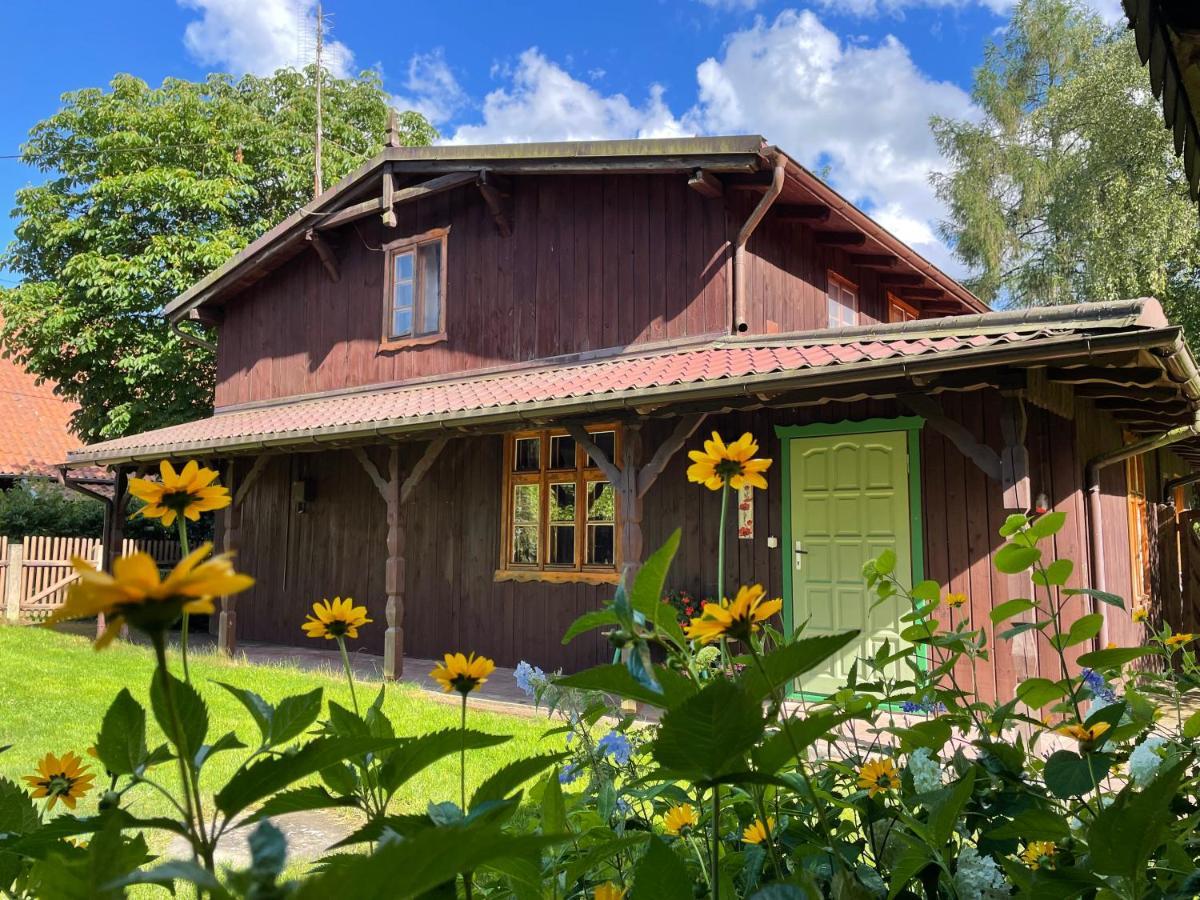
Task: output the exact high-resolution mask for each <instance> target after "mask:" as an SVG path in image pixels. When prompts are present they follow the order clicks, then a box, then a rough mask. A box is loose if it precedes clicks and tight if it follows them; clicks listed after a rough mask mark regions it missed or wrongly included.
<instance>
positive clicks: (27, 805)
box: [0, 777, 41, 835]
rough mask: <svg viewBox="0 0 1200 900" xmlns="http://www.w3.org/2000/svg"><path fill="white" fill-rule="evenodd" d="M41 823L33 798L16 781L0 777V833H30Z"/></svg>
mask: <svg viewBox="0 0 1200 900" xmlns="http://www.w3.org/2000/svg"><path fill="white" fill-rule="evenodd" d="M40 824H41V817H40V816H39V815H38V811H37V807H36V806H34V803H33V799H32V798H31V797H30V796H29V795H28V794H27V793H25V791H24V790H23V789H22V788H21V787H20V786H19V785H17V783H16V782H15V781H10V780H9V779H7V778H2V777H0V834H12V835H22V834H28V833H29V832H31V831H35V830H36V829H37V827H38V825H40Z"/></svg>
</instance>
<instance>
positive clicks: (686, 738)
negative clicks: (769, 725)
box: [654, 680, 765, 781]
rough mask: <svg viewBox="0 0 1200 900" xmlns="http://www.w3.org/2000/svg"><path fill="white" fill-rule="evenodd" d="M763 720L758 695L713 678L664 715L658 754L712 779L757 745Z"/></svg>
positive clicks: (697, 777) (677, 767)
mask: <svg viewBox="0 0 1200 900" xmlns="http://www.w3.org/2000/svg"><path fill="white" fill-rule="evenodd" d="M764 725H765V722H764V720H763V713H762V707H761V705H760V704H759V702H758V700H756V699H755V698H753V697H751V696H749V695H748V694H747V693H746V692H745V691H744V690H742V689H741V688H740V687H739V686H737V685H735V684H732V683H730V682H728V681H723V680H718V681H712V682H710V683H709V684H708V685H706V686H705V688H704V689H703V690H701V691H700V693H698V694H696V695H695V696H694V697H691V698H689V699H688V700H686V701H684V702H683V703H681V704H680V705H679V706H676V707H672V708H671V709H669V710H667V712H666V713H665V714H664V715H663V717H662V721H661V723H660V724H659V729H658V737H657V738H656V739H655V741H654V759H655V760H656V761H657V762H658V764H659V765H661V766H662V767H663V768H665V769H669V770H671V771H674V772H678V773H680V774H682V775H686V776H688V777H690V778H691V779H692V780H693V781H701V780H707V779H712V778H715V777H716V776H718V775H721V774H722V773H724V772H725V771H726V770H727V769H728V767H730V766H731V765H732V764H734V763H736V762H737V761H739V760H740V759H741V758H742V757H743V756H744V755H745V753H746V751H748V750H749V749H750V748H751V747H752V746H754V744H755V743H756V742H757V741H758V739H759V738H760V737H761V736H762V733H763V728H764Z"/></svg>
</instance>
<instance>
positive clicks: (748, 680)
mask: <svg viewBox="0 0 1200 900" xmlns="http://www.w3.org/2000/svg"><path fill="white" fill-rule="evenodd" d="M859 633H860V632H859V631H858V630H857V629H855V630H853V631H842V632H839V633H838V634H822V635H819V636H817V637H807V638H799V639H797V640H795V641H792V643H790V644H785V645H784V646H782V647H780V648H779V649H778V650H775V651H773V652H772V653H769V654H767V655H766V656H765V657H763V658H762V660H761V661H762V670H760V669H759V667H758V665H757V664H755V663H753V662H752V663H750V664H749V665H748V666H747V667H746V668H745V669H744V670H743V671H742V674H741V676H740V677H739V678H738V682H739V684H741V686H742V689H743V690H744V691H745V692H746V693H747V694H748V695H749V696H750V697H753V698H755V699H757V700H762V699H763V698H764V697H767V696H769V695H770V694H771V691H772V690H773V689H783V690H784V691H785V692H786V691H787V686H788V685H789V684H790V683H791V681H792V680H793V679H795V678H798V677H799V676H801V675H803V674H804V673H805V672H809V671H811V670H813V669H815V668H816V667H817V666H819V665H821V663H823V662H825V661H826V660H827V659H829V658H830V657H832V656H834V655H835V654H836V653H837V652H838V651H839V650H841V649H842V648H843V647H845V646H846V645H847V644H849V643H850V642H852V641H853V640H854V639H855V638H857V637H858V635H859ZM764 672H765V673H766V674H765V677H764Z"/></svg>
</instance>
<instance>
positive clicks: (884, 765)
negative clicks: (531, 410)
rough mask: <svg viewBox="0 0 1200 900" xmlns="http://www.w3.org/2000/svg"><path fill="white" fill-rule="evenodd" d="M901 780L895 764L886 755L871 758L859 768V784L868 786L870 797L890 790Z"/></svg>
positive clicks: (862, 786) (863, 786)
mask: <svg viewBox="0 0 1200 900" xmlns="http://www.w3.org/2000/svg"><path fill="white" fill-rule="evenodd" d="M899 782H900V778H899V776H898V775H897V774H896V766H895V764H894V763H893V762H892V761H891V760H890V759H887V758H886V757H885V758H883V759H872V760H869V761H868V762H866V763H864V764H863V767H862V768H861V769H859V770H858V786H859V787H860V788H866V791H867V796H869V797H874V796H875V795H877V794H881V793H883V792H884V791H890V790H892V789H893V788H895V787H896V785H897V784H898V783H899Z"/></svg>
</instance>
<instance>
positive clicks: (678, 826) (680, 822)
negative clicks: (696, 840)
mask: <svg viewBox="0 0 1200 900" xmlns="http://www.w3.org/2000/svg"><path fill="white" fill-rule="evenodd" d="M697 821H699V819H698V818H697V816H696V810H695V809H693V808H692V804H690V803H680V804H679V805H678V806H672V807H671V808H670V809H668V810H667V814H666V815H665V816H663V827H664V828H665V829H666V831H667V834H683V833H684V830H685V829H688V828H695V827H696V822H697Z"/></svg>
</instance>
